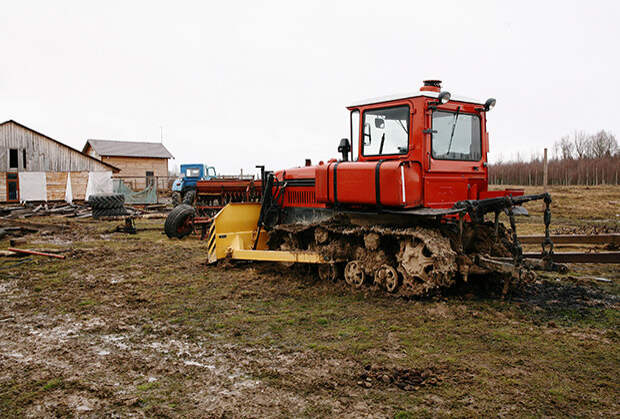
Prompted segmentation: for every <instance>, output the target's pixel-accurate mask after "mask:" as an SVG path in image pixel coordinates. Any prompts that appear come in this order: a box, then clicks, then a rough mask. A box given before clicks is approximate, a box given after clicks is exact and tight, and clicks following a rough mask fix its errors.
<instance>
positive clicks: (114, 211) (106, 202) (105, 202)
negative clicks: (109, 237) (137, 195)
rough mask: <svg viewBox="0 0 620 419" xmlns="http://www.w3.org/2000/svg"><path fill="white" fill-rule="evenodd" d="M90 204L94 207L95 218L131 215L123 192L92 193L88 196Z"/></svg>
mask: <svg viewBox="0 0 620 419" xmlns="http://www.w3.org/2000/svg"><path fill="white" fill-rule="evenodd" d="M88 205H90V207H91V208H92V212H93V218H101V217H117V216H123V215H129V212H128V211H127V209H126V208H125V195H123V194H118V193H114V194H96V195H91V196H90V197H89V198H88Z"/></svg>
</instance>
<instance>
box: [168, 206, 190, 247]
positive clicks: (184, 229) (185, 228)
mask: <svg viewBox="0 0 620 419" xmlns="http://www.w3.org/2000/svg"><path fill="white" fill-rule="evenodd" d="M195 215H196V210H195V209H194V207H192V206H191V205H186V204H181V205H177V206H176V207H174V209H173V210H172V211H170V214H168V217H166V222H165V223H164V232H165V233H166V236H168V237H169V238H177V239H182V238H183V237H185V236H187V235H189V234H191V232H192V231H194V216H195Z"/></svg>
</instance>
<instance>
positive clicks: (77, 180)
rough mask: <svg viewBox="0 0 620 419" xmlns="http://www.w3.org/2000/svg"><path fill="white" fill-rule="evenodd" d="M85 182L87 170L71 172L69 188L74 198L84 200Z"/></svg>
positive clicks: (86, 180)
mask: <svg viewBox="0 0 620 419" xmlns="http://www.w3.org/2000/svg"><path fill="white" fill-rule="evenodd" d="M87 184H88V172H71V190H72V192H73V199H74V200H75V199H77V200H84V198H85V196H86V185H87Z"/></svg>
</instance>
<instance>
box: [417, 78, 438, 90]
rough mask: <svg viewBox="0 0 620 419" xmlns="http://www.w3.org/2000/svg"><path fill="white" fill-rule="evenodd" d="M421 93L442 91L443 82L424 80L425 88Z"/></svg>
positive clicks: (422, 88) (423, 87)
mask: <svg viewBox="0 0 620 419" xmlns="http://www.w3.org/2000/svg"><path fill="white" fill-rule="evenodd" d="M420 91H421V92H437V93H439V92H440V91H441V80H424V86H422V87H420Z"/></svg>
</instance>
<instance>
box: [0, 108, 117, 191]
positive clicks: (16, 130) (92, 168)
mask: <svg viewBox="0 0 620 419" xmlns="http://www.w3.org/2000/svg"><path fill="white" fill-rule="evenodd" d="M118 171H119V169H117V168H116V167H114V166H113V165H111V164H109V163H105V162H101V161H100V160H97V159H96V158H93V157H91V156H89V155H87V154H85V153H82V152H80V151H79V150H76V149H74V148H72V147H69V146H68V145H66V144H63V143H61V142H60V141H58V140H55V139H53V138H50V137H48V136H47V135H44V134H41V133H40V132H37V131H35V130H33V129H31V128H28V127H26V126H25V125H22V124H20V123H18V122H15V121H13V120H9V121H6V122H3V123H1V124H0V202H20V201H58V200H67V201H71V200H83V199H85V198H86V196H87V195H88V194H90V193H99V192H112V190H111V185H112V182H111V177H112V173H115V172H118ZM108 179H110V180H109V181H108ZM108 190H109V191H108Z"/></svg>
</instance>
